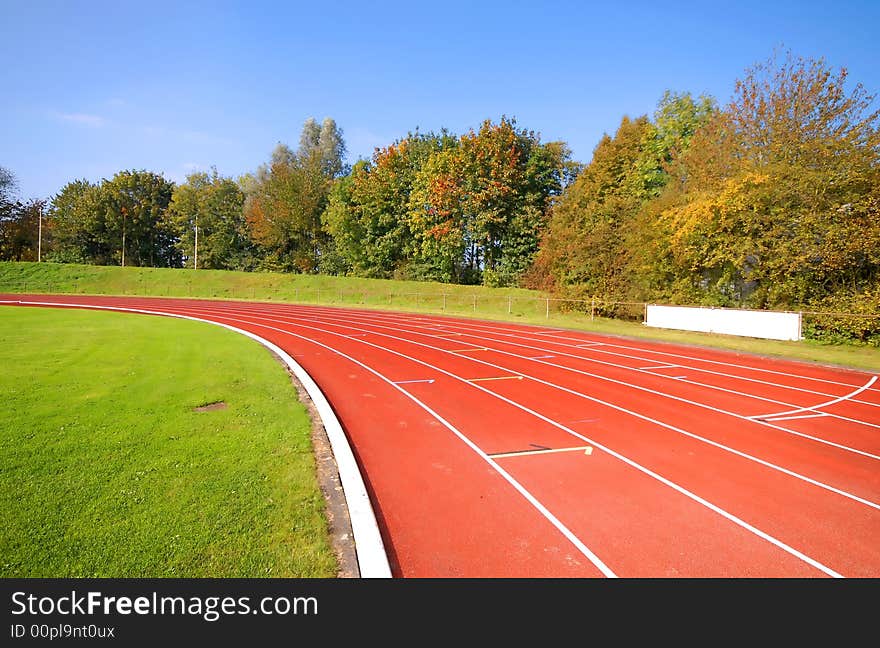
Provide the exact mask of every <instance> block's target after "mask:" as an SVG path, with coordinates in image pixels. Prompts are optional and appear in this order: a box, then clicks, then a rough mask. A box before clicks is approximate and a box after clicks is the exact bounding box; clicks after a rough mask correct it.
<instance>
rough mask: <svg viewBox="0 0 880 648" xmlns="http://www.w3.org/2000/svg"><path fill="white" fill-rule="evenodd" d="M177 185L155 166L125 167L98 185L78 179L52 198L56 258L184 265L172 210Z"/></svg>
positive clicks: (170, 265) (113, 262) (104, 263)
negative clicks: (152, 168)
mask: <svg viewBox="0 0 880 648" xmlns="http://www.w3.org/2000/svg"><path fill="white" fill-rule="evenodd" d="M173 188H174V185H173V184H172V183H171V182H169V181H167V180H165V179H164V178H163V177H162V176H161V175H158V174H155V173H152V172H149V171H120V172H119V173H117V174H116V175H114V176H113V178H111V179H109V180H107V179H105V180H102V181H101V183H100V184H98V185H94V184H92V183H90V182H88V181H86V180H77V181H74V182H71V183H68V184H67V185H65V187H63V188H62V190H61V191H60V192H59V193H58V194H57V195H56V196H55V197H54V198H53V199H52V206H51V209H50V216H51V219H52V226H53V230H54V232H55V237H56V251H55V253H54V257H53V259H54V260H57V261H74V262H81V263H95V264H98V265H111V264H119V265H136V266H143V265H148V266H161V267H178V266H179V265H180V264H181V256H180V253H179V252H178V250H177V248H176V247H175V244H176V237H175V235H174V231H173V227H172V226H171V223H170V221H168V219H167V218H166V210H167V208H168V205H169V203H170V202H171V194H172V191H173Z"/></svg>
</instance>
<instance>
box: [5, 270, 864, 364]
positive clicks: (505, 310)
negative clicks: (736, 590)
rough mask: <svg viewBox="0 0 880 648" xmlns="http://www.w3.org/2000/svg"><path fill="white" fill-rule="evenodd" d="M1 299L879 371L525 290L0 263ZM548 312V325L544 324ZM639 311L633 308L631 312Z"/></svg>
mask: <svg viewBox="0 0 880 648" xmlns="http://www.w3.org/2000/svg"><path fill="white" fill-rule="evenodd" d="M0 292H57V293H84V294H104V295H148V296H149V295H152V296H174V297H204V298H217V299H247V300H262V301H273V302H277V301H284V302H295V303H304V304H309V303H311V304H332V305H351V306H355V305H356V306H359V307H363V308H377V309H383V310H399V311H419V312H432V313H445V314H449V315H459V316H463V317H477V318H482V319H491V320H501V321H516V322H524V323H530V324H540V325H552V326H556V327H563V328H572V329H577V330H584V331H593V332H596V333H605V334H610V335H621V336H627V337H635V338H647V339H653V340H658V341H666V342H677V343H682V344H694V345H702V346H709V347H716V348H721V349H729V350H733V351H739V352H744V353H757V354H762V355H768V356H779V357H787V358H792V359H796V360H804V361H810V362H819V363H824V364H836V365H843V366H849V367H855V368H860V369H867V370H875V371H876V370H880V349H876V348H872V347H867V346H859V345H849V344H840V345H832V344H824V343H820V342H816V341H812V340H804V341H800V342H780V341H774V340H758V339H752V338H743V337H738V336H729V335H717V334H708V333H693V332H686V331H670V330H662V329H653V328H647V327H645V326H643V325H642V324H641V323H639V322H630V321H623V320H616V319H607V318H601V317H596V318H591V317H590V314H589V313H586V314H584V313H574V312H563V311H561V310H560V308H559V306H560V304H559V302H557V301H553V300H552V299H550V300H549V302H548V301H546V298H547V296H546V295H544V294H543V293H539V292H536V291H531V290H524V289H511V288H485V287H482V286H457V285H449V284H440V283H420V282H412V281H392V280H384V279H360V278H354V277H329V276H314V275H291V274H280V273H256V272H254V273H249V272H225V271H220V270H198V271H194V270H177V269H167V268H119V267H112V266H111V267H108V266H86V265H68V264H52V263H42V264H37V263H9V262H0ZM548 307H549V317H548ZM633 308H634V309H635V310H636V311H638V310H639V309H640V307H639V306H638V305H635V306H633Z"/></svg>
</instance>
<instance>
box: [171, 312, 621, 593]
mask: <svg viewBox="0 0 880 648" xmlns="http://www.w3.org/2000/svg"><path fill="white" fill-rule="evenodd" d="M181 308H183V309H184V310H185V311H190V310H194V311H196V312H201V309H198V308H192V307H184V306H182V307H181ZM209 312H210V311H209ZM233 312H234V311H233ZM211 314H213V315H214V316H215V317H217V316H218V314H217V313H214V312H211ZM219 317H221V318H222V319H226V320H231V321H234V322H241V323H243V324H250V325H252V326H259V327H261V328H266V329H270V330H273V331H277V332H279V333H282V334H285V335H290V336H292V337H296V338H299V339H301V340H307V341H308V342H311V343H312V344H316V345H318V346H320V347H323V348H325V349H327V350H328V351H332V352H333V353H336V354H337V355H339V356H340V357H343V358H345V359H346V360H349V361H350V362H353V363H354V364H356V365H358V366H360V367H362V368H363V369H365V370H366V371H369V372H370V373H372V374H373V375H375V376H377V377H378V378H380V379H382V380H384V381H385V382H387V383H388V384H390V385H391V386H392V387H394V388H395V389H397V390H398V391H399V392H400V393H401V394H403V395H404V396H406V397H407V398H409V399H410V400H412V401H413V402H414V403H415V404H416V405H418V406H419V407H421V408H422V409H423V410H425V411H426V412H427V413H428V414H430V415H431V416H432V417H433V418H434V419H435V420H436V421H437V422H438V423H440V424H441V425H443V426H444V427H445V428H447V429H448V430H449V431H451V432H452V433H453V434H454V435H455V436H457V437H458V438H459V439H460V440H461V441H462V442H464V443H465V445H467V446H468V447H469V448H470V449H471V450H473V451H474V452H475V453H476V454H477V455H479V456H480V458H482V459H483V461H485V462H486V463H488V464H489V465H491V466H492V467H493V468H494V469H495V470H496V471H497V472H498V474H499V475H501V476H502V477H503V478H504V479H505V480H506V481H507V482H508V483H509V484H510V485H511V486H513V488H514V489H515V490H516V491H517V492H518V493H519V494H520V495H522V496H523V497H524V498H525V499H526V500H527V501H528V502H529V503H530V504H531V505H532V506H533V507H534V508H535V509H536V510H537V511H538V512H539V513H540V514H541V515H542V516H543V517H544V518H545V519H546V520H547V521H548V522H550V524H552V525H553V526H554V527H555V528H556V529H557V530H558V531H559V532H560V533H561V534H562V535H563V536H565V538H566V539H567V540H568V541H569V542H571V543H572V545H574V546H575V547H576V548H577V550H578V551H580V552H581V553H582V554H583V555H584V556H585V557H586V558H587V560H589V561H590V562H591V563H592V564H593V565H595V566H596V568H597V569H599V571H600V572H602V574H603V575H604V576H607V577H608V578H617V575H616V574H615V573H614V572H613V571H612V570H611V569H610V568H609V567H608V566H607V565H606V564H605V563H604V562H603V561H602V560H601V559H600V558H599V557H598V556H597V555H596V554H595V553H593V551H592V550H591V549H590V548H589V547H587V546H586V545H585V544H584V543H583V542H582V541H581V540H580V538H578V537H577V536H576V535H575V534H574V533H572V532H571V530H569V528H568V527H567V526H565V525H564V524H563V523H562V522H561V521H560V520H559V519H558V518H557V517H556V516H555V515H553V513H551V512H550V510H549V509H547V507H546V506H544V505H543V504H542V503H541V502H540V501H539V500H538V499H537V498H536V497H535V496H534V495H532V494H531V493H530V492H529V491H528V490H527V489H526V488H525V487H524V486H523V485H522V484H520V483H519V482H518V481H517V480H516V479H515V478H514V477H513V476H512V475H511V474H510V473H508V472H507V471H506V470H504V468H502V467H501V465H500V464H498V463H497V462H496V461H494V460H493V459H492V457H491V456H489V455H488V454H486V453H485V452H484V451H483V450H481V449H480V448H479V446H477V445H476V444H475V443H474V442H473V441H471V439H470V438H468V437H467V436H466V435H465V434H463V433H462V432H461V431H459V430H458V429H457V428H456V427H454V426H453V425H452V424H451V423H449V421H447V420H446V419H444V418H443V417H442V416H440V414H438V413H437V412H435V411H434V410H433V409H431V408H430V407H429V406H428V405H427V404H426V403H424V402H422V401H421V400H419V399H418V398H416V397H415V396H413V395H412V394H410V393H409V392H408V391H406V390H405V389H403V388H402V387H400V386H398V385H395V384H394V382H393V381H391V380H390V379H389V378H387V377H385V376H384V375H383V374H382V373H380V372H379V371H377V370H375V369H373V368H372V367H370V366H368V365H366V364H364V363H363V362H361V361H360V360H357V359H355V358H353V357H352V356H350V355H348V354H346V353H343V352H342V351H339V350H338V349H335V348H333V347H331V346H329V345H327V344H323V343H321V342H318V341H317V340H314V339H312V338H309V337H306V336H304V335H300V334H298V333H294V332H292V331H286V330H284V329H280V328H277V327H274V326H267V325H266V324H259V323H256V322H253V321H249V320H247V319H244V320H242V319H238V318H236V317H230V316H228V315H223V314H222V313H221V314H219ZM258 319H267V320H269V321H274V320H272V319H271V318H261V317H260V318H258ZM303 328H311V329H313V330H317V331H319V332H322V333H328V334H330V335H335V336H338V337H343V338H348V339H351V340H352V341H354V342H360V343H362V344H366V345H368V346H372V347H376V348H379V349H384V347H382V346H380V345H378V344H373V343H372V342H367V341H366V340H363V339H359V338H352V337H350V336H348V335H344V334H342V333H334V332H332V331H325V330H323V329H319V328H316V327H311V326H304V327H303ZM392 353H394V354H395V355H399V356H401V357H403V358H407V359H410V360H413V361H415V362H418V363H419V364H422V365H424V366H426V367H428V366H431V365H429V364H428V363H426V362H422V361H420V360H415V359H414V358H409V356H407V355H405V354H403V353H398V352H396V351H392ZM439 371H440V372H441V373H444V374H447V375H449V376H452V377H454V378H456V379H458V380H462V379H461V378H459V377H458V376H454V374H451V373H449V372H447V371H444V370H443V369H440V370H439ZM465 384H469V383H467V382H465ZM474 387H476V388H477V389H483V388H482V387H480V386H478V385H474ZM484 391H486V392H487V393H492V392H489V391H488V390H484Z"/></svg>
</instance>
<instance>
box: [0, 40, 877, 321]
mask: <svg viewBox="0 0 880 648" xmlns="http://www.w3.org/2000/svg"><path fill="white" fill-rule="evenodd" d="M851 85H852V84H851V83H850V82H849V80H848V77H847V73H846V71H845V70H840V71H833V70H831V69H829V68H828V66H827V65H826V64H825V63H824V61H822V60H819V61H816V60H809V59H801V58H796V57H793V56H791V55H787V56H785V57H774V58H772V59H770V60H769V61H767V62H766V63H762V64H759V65H757V66H755V67H753V68H751V69H749V70H747V71H746V72H745V74H744V76H743V77H742V78H741V79H740V80H738V81H737V82H736V85H735V90H734V93H733V97H732V99H731V100H730V102H729V103H728V104H727V105H724V106H720V105H718V103H717V102H716V101H715V100H714V99H713V98H711V97H705V96H700V97H694V96H693V95H691V94H690V93H672V92H667V93H666V94H665V95H664V96H663V97H662V98H661V100H660V101H659V103H658V106H657V109H656V111H655V113H654V114H653V115H651V116H648V115H643V116H637V117H629V116H627V117H624V118H623V119H622V121H621V123H620V126H619V128H618V129H617V131H616V132H615V133H614V134H613V135H606V136H605V137H603V138H602V140H601V141H600V143H599V144H598V146H597V147H596V149H595V150H594V152H593V156H592V159H591V160H590V161H589V163H587V164H585V165H582V164H580V163H578V162H576V161H574V160H572V159H571V153H570V150H569V148H568V147H567V145H566V144H565V143H564V142H542V141H541V138H540V136H539V135H538V134H536V133H535V132H533V131H529V130H526V129H523V128H520V127H519V126H518V125H517V123H516V121H515V120H514V119H508V118H506V117H502V118H501V120H500V121H499V122H497V123H495V122H492V121H489V120H487V121H485V122H483V123H482V124H481V125H480V126H479V128H477V129H476V130H472V131H470V132H468V133H465V134H463V135H455V134H452V133H449V132H448V131H445V130H444V131H441V132H439V133H421V132H419V131H418V130H416V131H415V132H414V133H412V132H411V133H409V134H407V135H406V137H403V138H402V139H400V140H398V141H396V142H394V143H392V144H390V145H388V146H386V147H384V148H381V149H377V150H376V151H375V152H374V154H373V156H372V157H371V159H369V160H359V161H358V162H356V163H355V164H354V165H353V166H352V167H348V166H347V165H346V164H345V163H344V159H345V152H346V147H345V143H344V140H343V136H342V132H341V130H340V129H339V128H338V127H337V125H336V124H335V122H334V121H333V120H332V119H325V120H324V122H323V123H322V124H320V125H319V124H318V123H317V122H315V121H314V120H309V121H308V122H306V124H305V126H304V128H303V131H302V134H301V137H300V141H299V145H298V147H297V148H296V149H295V150H294V149H292V148H290V147H289V146H287V145H283V144H279V145H278V147H277V148H276V149H275V150H274V151H273V152H272V154H271V157H270V160H269V161H268V162H267V163H266V164H265V165H263V166H261V167H260V168H259V169H257V170H256V171H255V172H254V173H251V174H247V175H245V176H243V177H241V178H237V179H232V178H227V177H223V176H221V175H219V174H218V173H217V171H216V170H212V172H211V173H204V172H200V173H194V174H191V175H189V176H188V177H187V179H186V182H184V183H182V184H179V185H175V184H174V183H171V182H169V181H167V180H165V179H164V178H163V177H162V176H161V175H158V174H155V173H151V172H148V171H123V172H120V173H118V174H117V175H116V176H114V177H113V178H110V179H105V180H103V181H101V182H100V183H96V184H93V183H90V182H88V181H85V180H79V181H75V182H71V183H69V184H68V185H67V186H65V187H64V188H62V189H61V191H59V192H58V194H57V195H55V196H54V197H53V198H52V199H51V201H49V202H48V204H46V205H44V204H43V203H42V202H40V201H32V202H31V203H27V204H24V203H21V202H16V201H14V200H12V198H11V196H12V194H11V193H10V191H9V187H10V186H14V185H12V184H10V182H11V181H7V180H9V178H11V176H9V174H6V175H5V176H2V177H0V183H2V184H0V187H2V188H3V194H2V195H3V202H2V203H0V206H2V209H3V212H2V214H0V226H2V230H0V256H2V258H11V259H19V260H24V259H29V258H34V257H35V246H36V242H35V234H34V232H35V230H34V221H35V218H34V214H37V215H38V216H39V215H40V214H42V215H43V216H44V217H45V220H44V236H43V259H44V260H54V261H68V262H73V261H76V262H84V263H98V264H123V263H124V264H125V265H155V266H172V267H180V266H187V267H194V266H197V267H199V268H220V269H240V270H279V271H288V272H308V273H325V274H352V275H358V276H367V277H393V278H402V279H426V280H427V279H430V280H437V281H444V282H456V283H474V284H485V285H493V286H507V285H521V286H526V287H533V288H542V289H547V290H551V291H554V292H555V293H557V294H559V295H562V296H568V297H576V298H583V297H594V296H595V297H599V298H602V299H606V300H618V301H647V300H657V301H664V302H675V303H693V304H705V305H719V306H745V307H753V308H794V307H798V308H803V307H815V308H816V309H825V310H828V309H832V310H848V311H852V310H857V311H864V312H876V311H877V310H878V309H880V218H878V216H880V213H878V210H880V128H878V121H880V120H878V117H880V111H878V110H872V107H871V106H872V102H873V100H874V97H873V96H872V95H869V94H868V93H867V92H866V91H865V89H864V88H863V87H862V86H861V85H859V84H855V85H854V86H852V87H850V86H851ZM4 178H6V179H4ZM44 207H45V209H44Z"/></svg>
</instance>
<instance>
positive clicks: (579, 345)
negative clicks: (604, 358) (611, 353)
mask: <svg viewBox="0 0 880 648" xmlns="http://www.w3.org/2000/svg"><path fill="white" fill-rule="evenodd" d="M603 344H604V342H587V343H585V344H578V345H577V348H578V349H586V348H587V347H595V346H602V345H603Z"/></svg>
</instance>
